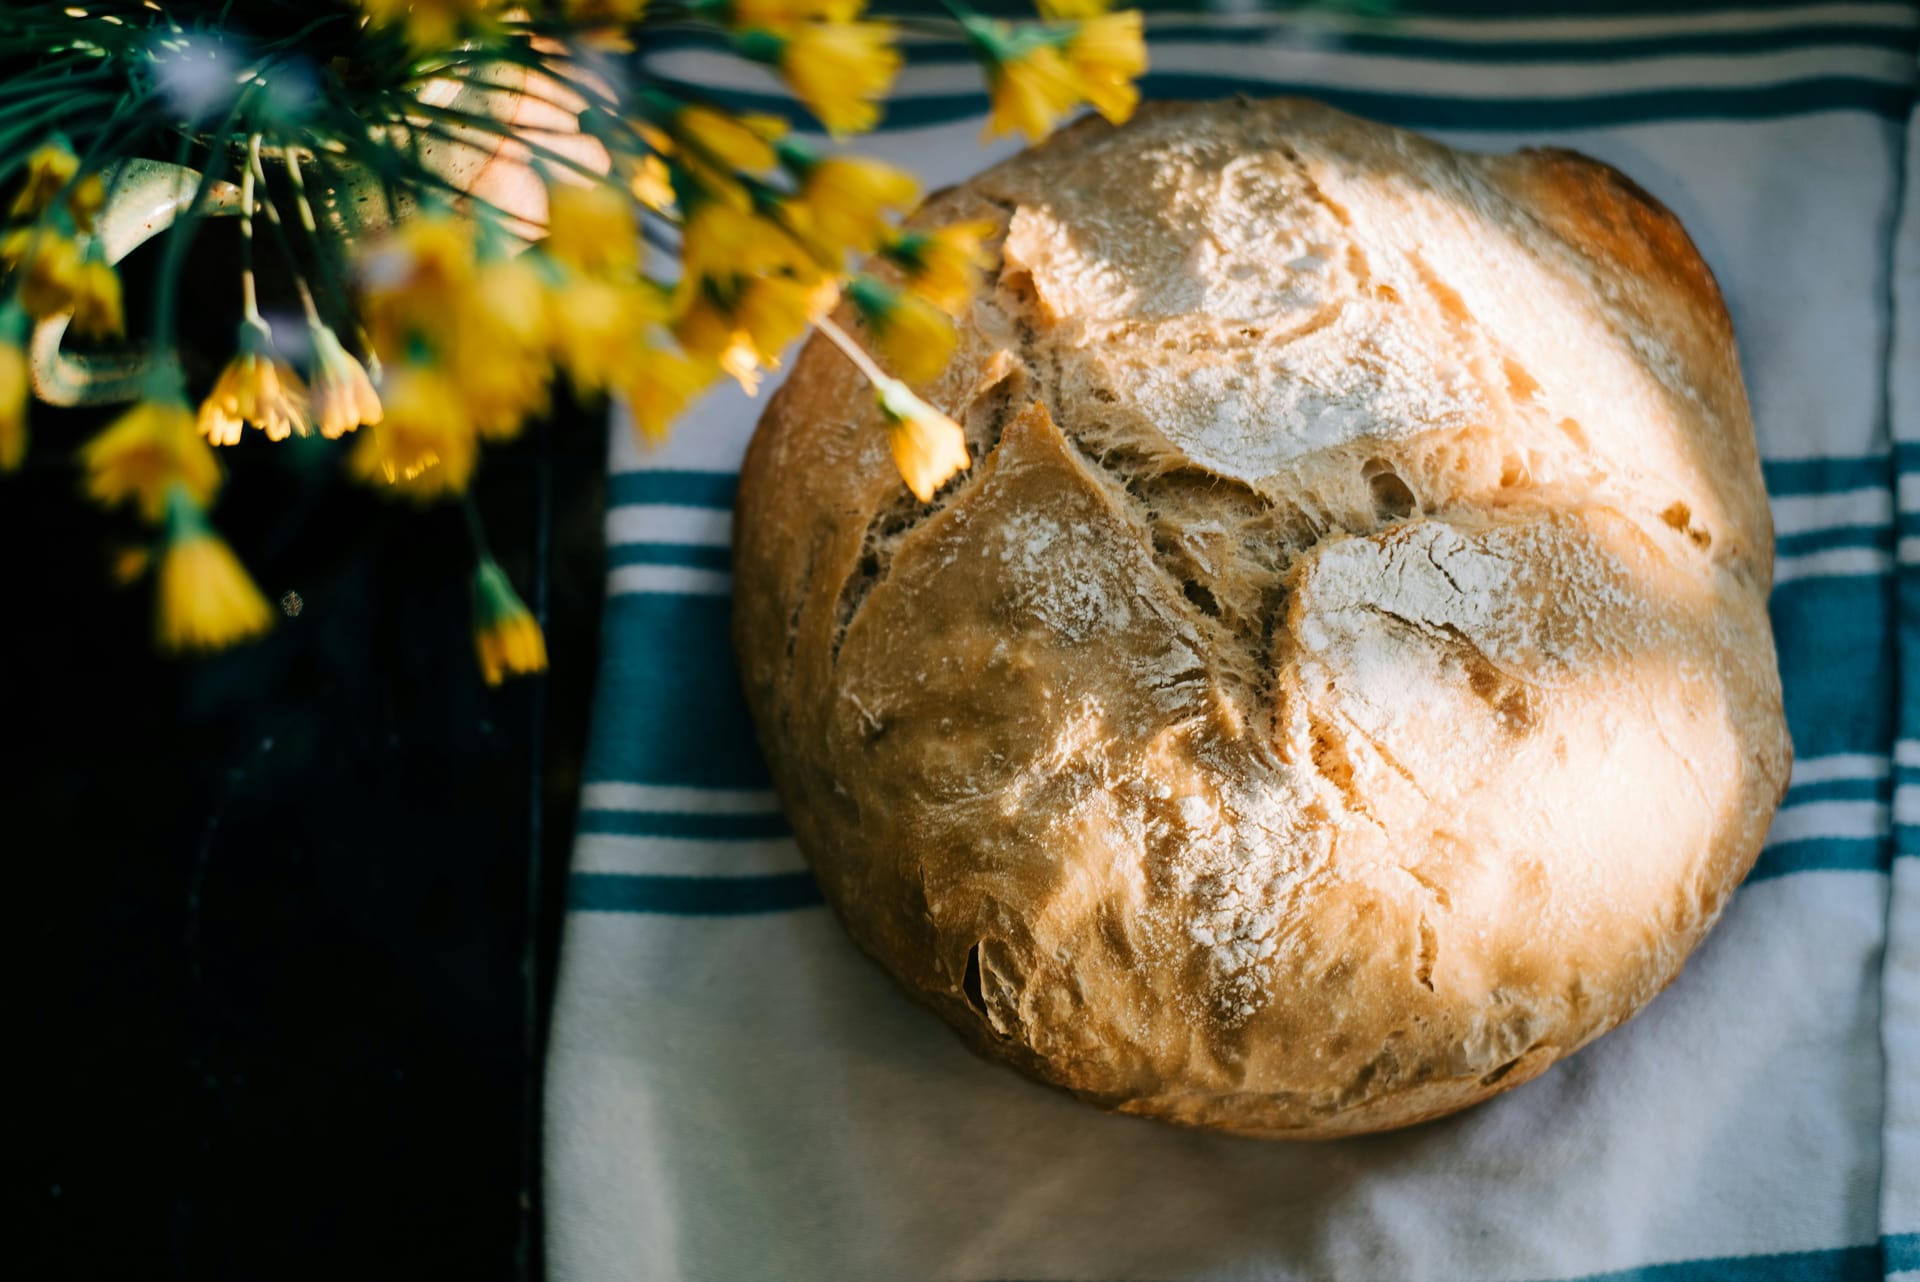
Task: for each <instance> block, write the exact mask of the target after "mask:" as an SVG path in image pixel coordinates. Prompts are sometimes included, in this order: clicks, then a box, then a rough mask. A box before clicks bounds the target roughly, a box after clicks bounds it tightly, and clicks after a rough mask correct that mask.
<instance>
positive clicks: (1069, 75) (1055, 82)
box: [984, 44, 1085, 142]
mask: <svg viewBox="0 0 1920 1282" xmlns="http://www.w3.org/2000/svg"><path fill="white" fill-rule="evenodd" d="M988 83H989V85H990V87H991V89H992V94H993V105H992V111H991V113H990V114H989V115H988V117H987V127H986V130H985V135H984V136H985V137H988V138H992V137H995V136H996V135H999V134H1004V133H1011V132H1013V131H1015V130H1018V131H1019V132H1021V133H1023V134H1025V135H1026V136H1027V137H1028V138H1031V139H1033V140H1034V141H1036V142H1037V141H1039V140H1040V139H1042V138H1044V137H1046V136H1047V135H1048V134H1049V133H1051V132H1052V131H1053V127H1054V125H1055V124H1057V123H1059V120H1060V118H1061V117H1062V116H1064V115H1066V114H1067V113H1068V112H1069V111H1072V110H1073V109H1074V108H1075V107H1077V106H1079V105H1080V102H1081V100H1082V98H1084V97H1085V94H1084V93H1083V91H1082V88H1081V86H1080V83H1079V80H1078V78H1077V77H1076V76H1075V75H1074V72H1073V68H1072V67H1070V66H1068V65H1067V61H1066V59H1065V58H1063V57H1062V56H1061V54H1060V50H1058V49H1056V48H1055V47H1054V46H1052V45H1050V44H1035V45H1032V46H1030V47H1029V48H1027V49H1026V50H1024V51H1023V52H1021V53H1018V54H1015V55H1013V56H1011V57H1008V58H1005V59H999V60H996V61H995V62H994V64H993V69H992V71H991V72H989V74H988Z"/></svg>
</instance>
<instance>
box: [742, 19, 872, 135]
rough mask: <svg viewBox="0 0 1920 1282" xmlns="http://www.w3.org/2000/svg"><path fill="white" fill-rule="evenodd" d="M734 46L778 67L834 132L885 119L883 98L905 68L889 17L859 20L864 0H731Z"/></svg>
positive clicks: (855, 129) (856, 130)
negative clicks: (882, 105) (882, 111)
mask: <svg viewBox="0 0 1920 1282" xmlns="http://www.w3.org/2000/svg"><path fill="white" fill-rule="evenodd" d="M721 7H722V8H724V10H725V12H726V16H727V21H728V23H729V24H730V25H731V26H732V27H733V28H734V32H735V34H734V41H733V47H734V49H735V51H736V52H738V53H739V54H740V55H741V56H742V57H744V58H749V59H752V60H753V61H755V62H761V63H765V64H767V65H768V66H770V67H772V68H774V69H775V70H776V71H778V72H779V73H780V77H781V78H782V79H783V80H785V81H786V82H787V87H788V88H789V89H791V90H792V91H793V94H794V97H796V98H798V99H799V100H800V101H801V102H803V103H805V104H806V105H807V110H809V111H811V112H812V113H813V114H814V116H815V117H817V118H818V119H819V121H820V123H821V124H822V125H825V126H826V129H827V132H828V133H830V134H832V135H834V136H835V137H843V136H845V135H847V134H857V133H865V132H866V131H867V130H869V129H872V128H873V127H874V126H875V125H876V124H878V123H879V122H880V100H881V99H882V98H885V97H886V96H887V91H888V90H890V89H891V88H892V87H893V81H894V77H895V76H897V75H899V74H900V62H901V59H900V51H899V50H898V49H896V48H894V39H895V30H894V28H893V26H892V24H890V23H885V22H864V21H860V20H859V18H860V14H861V13H862V12H863V11H864V10H865V9H866V0H728V3H726V4H724V5H723V6H721Z"/></svg>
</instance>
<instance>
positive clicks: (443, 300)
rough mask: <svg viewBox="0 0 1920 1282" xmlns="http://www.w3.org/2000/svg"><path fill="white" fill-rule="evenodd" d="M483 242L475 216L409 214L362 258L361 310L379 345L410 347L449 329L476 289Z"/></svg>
mask: <svg viewBox="0 0 1920 1282" xmlns="http://www.w3.org/2000/svg"><path fill="white" fill-rule="evenodd" d="M476 254H477V246H476V244H475V231H474V225H473V223H472V221H471V220H469V219H464V218H457V217H455V216H454V215H452V214H446V213H436V214H428V215H424V216H422V217H419V218H415V219H411V220H409V221H408V222H407V223H406V224H405V225H404V226H403V227H402V228H401V230H400V231H399V232H397V233H395V234H394V235H392V236H389V237H387V238H386V239H385V240H384V241H383V242H381V243H380V244H379V245H377V246H375V247H374V248H373V249H372V251H371V252H369V253H368V254H367V255H366V256H365V257H364V258H363V259H362V260H361V262H360V284H361V290H360V295H361V313H362V316H363V318H364V319H365V321H366V325H367V332H368V333H369V334H370V335H371V336H372V341H373V346H374V348H375V349H376V350H378V351H387V352H405V351H407V350H408V349H409V348H410V347H411V346H412V345H413V343H414V341H415V340H416V339H420V338H427V339H431V338H433V337H435V336H438V335H441V334H443V333H444V332H445V331H446V330H447V329H448V328H449V327H450V326H451V325H452V323H453V321H454V319H455V318H456V317H458V316H459V315H460V314H461V312H462V311H463V310H464V309H465V307H466V305H467V301H468V298H469V296H470V295H471V293H472V289H473V277H474V272H475V271H476V270H477V267H476Z"/></svg>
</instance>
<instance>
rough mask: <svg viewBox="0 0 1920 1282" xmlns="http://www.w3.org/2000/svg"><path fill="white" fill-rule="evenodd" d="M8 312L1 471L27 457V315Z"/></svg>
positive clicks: (2, 349) (1, 374)
mask: <svg viewBox="0 0 1920 1282" xmlns="http://www.w3.org/2000/svg"><path fill="white" fill-rule="evenodd" d="M7 313H8V314H9V315H8V317H7V318H6V320H0V326H4V329H7V330H12V331H13V332H10V333H9V332H0V472H11V471H13V470H15V469H16V468H18V467H19V466H20V464H21V463H22V462H23V461H24V460H25V459H26V457H27V390H28V382H27V352H26V348H25V347H23V346H22V345H21V342H20V338H21V335H20V333H19V332H18V331H19V326H20V323H21V322H23V321H24V320H25V317H23V316H21V315H20V313H19V311H18V310H17V309H15V308H12V307H9V308H7ZM16 317H17V318H18V320H13V319H12V318H16ZM8 320H11V321H12V323H11V324H8V323H7V321H8Z"/></svg>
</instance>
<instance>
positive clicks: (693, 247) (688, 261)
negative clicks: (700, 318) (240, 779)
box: [680, 201, 811, 289]
mask: <svg viewBox="0 0 1920 1282" xmlns="http://www.w3.org/2000/svg"><path fill="white" fill-rule="evenodd" d="M810 267H811V264H810V263H809V262H808V259H807V254H806V251H805V250H804V249H802V248H801V247H800V245H799V244H798V243H796V242H795V241H794V239H793V237H792V236H789V235H788V234H787V233H786V231H784V230H783V229H782V228H781V227H780V226H779V225H778V224H776V223H772V222H769V221H768V220H766V219H765V218H759V217H756V216H754V215H753V214H749V213H744V212H742V211H741V210H738V209H735V208H734V207H733V206H731V205H727V204H723V203H721V202H719V201H703V202H702V203H701V204H700V205H699V206H698V207H696V208H695V209H694V210H693V212H692V213H691V214H690V215H689V216H688V218H687V224H686V230H685V232H684V233H683V234H682V236H681V238H680V268H681V277H680V278H681V280H682V281H683V282H684V283H685V285H686V287H687V288H689V289H690V288H693V287H694V286H697V285H698V284H699V283H700V282H701V281H702V280H725V279H727V278H730V277H732V276H736V275H758V274H759V273H762V272H769V271H779V270H783V269H784V270H789V271H806V270H808V269H809V268H810Z"/></svg>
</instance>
